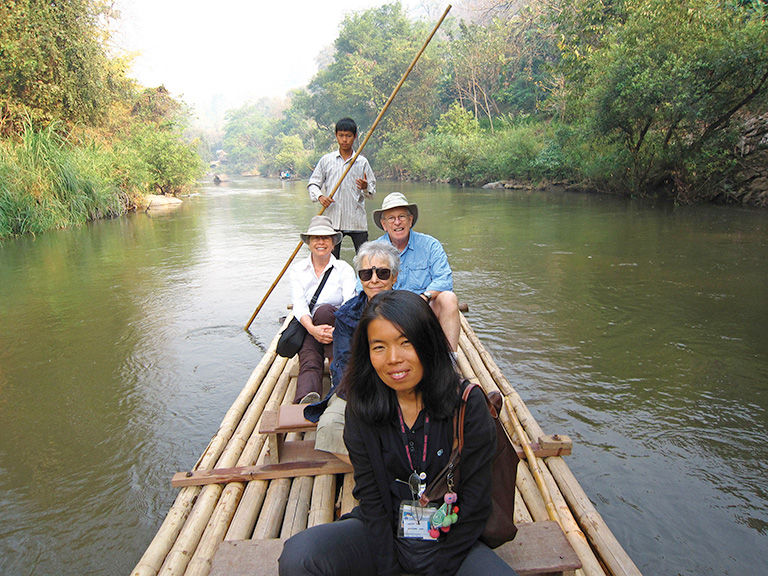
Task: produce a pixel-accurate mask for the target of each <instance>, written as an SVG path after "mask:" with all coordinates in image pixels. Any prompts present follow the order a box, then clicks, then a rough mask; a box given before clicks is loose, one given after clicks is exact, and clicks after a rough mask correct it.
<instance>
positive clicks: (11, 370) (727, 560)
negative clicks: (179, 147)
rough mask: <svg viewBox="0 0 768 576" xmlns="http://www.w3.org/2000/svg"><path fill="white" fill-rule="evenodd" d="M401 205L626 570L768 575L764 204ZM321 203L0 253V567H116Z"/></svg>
mask: <svg viewBox="0 0 768 576" xmlns="http://www.w3.org/2000/svg"><path fill="white" fill-rule="evenodd" d="M395 190H398V191H402V192H404V193H405V194H407V196H408V198H409V200H410V201H412V202H416V203H418V204H419V207H420V216H419V223H418V226H417V230H420V231H423V232H427V233H430V234H433V235H435V236H437V237H439V238H440V239H441V241H443V243H444V245H445V247H446V250H447V251H448V254H449V256H450V260H451V264H452V266H453V268H454V271H455V281H456V292H457V294H458V295H459V297H460V299H462V300H463V301H466V302H468V303H469V305H470V311H469V313H468V319H469V320H470V322H471V323H472V325H473V327H474V328H475V330H476V331H477V332H478V334H479V335H480V336H481V338H482V339H483V341H484V343H485V344H486V346H487V347H488V348H489V349H490V351H491V352H492V354H493V356H494V358H495V359H496V361H497V362H498V364H499V366H500V367H501V369H502V370H503V371H504V373H505V374H506V375H507V377H508V379H509V380H510V381H511V383H512V384H513V385H514V386H515V387H516V388H517V389H518V391H519V392H520V393H521V395H522V396H523V398H524V399H525V400H526V402H527V404H528V405H529V407H530V408H531V410H532V411H533V412H534V414H535V415H536V417H537V419H538V420H539V421H540V423H541V424H542V427H543V428H544V429H545V430H546V431H548V432H563V433H567V434H569V435H570V436H571V437H572V438H573V439H574V441H575V448H574V455H573V456H572V457H570V458H569V463H570V465H571V467H572V469H573V470H574V473H575V474H576V476H577V477H578V478H579V480H580V481H581V483H582V485H583V486H584V488H585V489H586V490H587V492H588V494H589V496H590V497H591V498H592V499H593V500H594V501H595V502H596V504H597V506H598V509H599V511H600V512H601V513H602V514H603V516H604V517H605V519H606V521H607V522H608V524H609V526H610V527H611V528H612V529H613V530H614V532H615V534H616V536H617V537H618V538H619V540H620V542H621V543H622V544H623V545H624V546H625V548H626V549H627V551H628V552H629V554H630V556H631V557H632V558H633V559H634V560H635V562H636V563H637V564H638V566H639V567H640V568H641V570H642V571H643V573H646V574H665V575H667V574H668V575H670V576H671V575H676V574H684V575H686V576H694V575H698V574H710V573H712V574H726V573H744V574H749V573H760V571H761V569H762V566H763V564H764V557H765V555H766V553H768V533H767V532H768V530H767V522H768V494H766V488H765V481H764V478H765V473H766V463H767V462H768V448H766V447H765V443H764V441H763V438H764V437H765V435H766V433H768V415H767V414H766V411H768V398H767V397H766V396H767V395H768V392H767V391H766V385H765V383H766V382H767V381H768V359H767V356H768V350H767V349H766V345H765V343H766V342H767V341H768V333H767V332H768V299H766V298H765V288H764V287H765V286H766V285H767V284H768V267H766V265H765V262H766V257H767V256H768V214H766V213H762V212H757V211H742V210H740V209H719V208H712V207H702V208H685V209H680V208H674V207H670V206H666V205H659V206H654V205H649V204H644V203H641V202H636V201H627V200H620V199H614V198H609V197H597V196H582V195H575V194H556V193H541V192H520V191H515V192H512V191H481V190H457V189H451V188H449V187H446V186H424V185H409V184H393V183H386V182H385V183H382V186H380V195H381V197H382V198H383V195H385V194H386V193H388V192H392V191H395ZM380 200H381V199H380V198H379V199H378V200H374V201H373V203H372V204H373V206H372V207H371V210H372V209H373V208H375V207H378V205H379V203H380ZM314 209H315V206H312V205H311V204H310V203H309V202H307V200H306V191H305V189H304V185H303V184H302V183H301V182H274V181H267V180H262V179H247V180H236V181H230V182H227V183H224V184H222V185H221V186H218V187H213V186H212V187H210V188H207V189H203V190H201V192H200V194H198V195H197V196H195V197H192V198H189V199H187V201H185V203H184V204H183V205H182V206H181V207H180V208H178V209H177V210H175V211H174V212H173V213H170V214H165V215H162V216H161V217H152V216H151V215H148V214H135V215H132V216H129V217H126V218H121V219H118V220H113V221H105V222H98V223H95V224H93V225H91V226H88V227H85V228H83V229H79V230H72V231H61V232H53V233H50V234H43V235H40V236H38V237H37V238H23V239H18V240H13V241H10V242H6V243H5V244H4V245H2V246H0V511H1V512H2V515H3V518H4V521H3V523H2V527H0V573H2V574H12V575H13V574H30V573H35V574H50V573H57V574H103V573H105V572H107V573H114V574H125V573H128V572H129V571H130V570H131V569H132V568H133V566H134V565H135V564H136V563H137V562H138V560H139V558H140V556H141V554H142V553H143V551H144V549H145V548H146V546H147V545H148V543H149V541H150V540H151V538H152V536H153V535H154V533H155V531H156V530H157V528H158V526H159V525H160V523H161V522H162V519H163V518H164V515H165V513H166V512H167V510H168V508H169V507H170V505H171V503H172V502H173V499H174V498H175V495H176V491H175V490H173V489H171V487H170V477H171V475H172V474H173V473H174V472H176V471H177V470H182V469H186V468H188V467H189V466H191V465H192V464H193V463H194V462H195V461H196V460H197V458H198V457H199V455H200V453H201V452H202V450H203V449H204V447H205V446H206V445H207V443H208V441H209V440H210V438H211V437H212V436H213V434H214V433H215V432H216V430H217V428H218V425H219V423H220V422H221V419H222V417H223V415H224V413H225V412H226V410H227V408H228V407H229V406H230V404H231V403H232V401H233V400H234V399H235V397H236V396H237V394H238V393H239V391H240V389H241V388H242V386H243V385H244V383H245V382H246V380H247V378H248V375H249V374H250V371H251V370H252V369H253V368H254V367H255V365H256V363H257V362H258V360H259V358H260V357H261V354H262V353H263V351H264V349H265V348H266V346H267V345H268V344H269V342H270V341H271V340H272V338H273V336H274V334H275V333H276V331H277V329H278V327H279V320H280V318H281V317H282V316H284V315H285V313H286V309H285V306H286V304H287V302H288V300H289V297H288V288H287V282H282V283H280V284H278V286H277V288H276V289H275V292H274V293H273V294H272V296H271V297H270V299H269V300H268V301H267V303H266V304H265V306H264V308H263V309H262V311H261V312H260V314H259V316H258V318H257V320H256V321H255V322H254V324H253V325H252V327H251V331H250V333H248V332H244V331H243V330H242V326H243V325H244V324H245V322H246V321H247V319H248V318H249V316H250V314H251V313H252V312H253V310H254V308H255V306H256V305H257V304H258V302H259V300H260V299H261V297H262V296H263V295H264V294H265V293H266V291H267V289H268V288H269V286H270V285H271V284H272V282H273V280H274V279H275V277H276V275H277V273H278V272H279V270H280V269H281V268H282V266H283V264H284V263H285V259H286V258H287V256H288V255H289V254H290V253H291V252H292V250H293V249H294V248H295V247H296V245H297V243H298V240H299V238H298V234H299V232H300V231H301V230H303V229H305V227H306V222H308V220H309V218H310V217H311V216H312V215H313V214H314V213H315V210H314ZM370 230H371V231H372V232H373V231H377V229H375V228H374V226H373V225H372V224H371V225H370ZM375 235H376V234H375V232H374V233H372V236H374V237H375ZM351 255H352V250H351V245H350V244H349V240H346V241H345V244H344V247H343V248H342V256H343V257H344V258H346V259H347V260H349V259H350V258H351ZM713 543H718V544H716V545H713ZM724 550H727V553H724V552H723V551H724ZM105 566H107V568H105Z"/></svg>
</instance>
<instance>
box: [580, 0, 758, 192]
mask: <svg viewBox="0 0 768 576" xmlns="http://www.w3.org/2000/svg"><path fill="white" fill-rule="evenodd" d="M626 5H627V6H628V7H629V8H630V10H628V12H627V15H626V19H625V21H624V23H623V24H622V26H617V27H615V28H614V29H613V31H612V33H611V34H610V35H609V36H610V41H607V42H605V43H604V44H603V45H602V46H599V47H598V48H596V49H595V50H594V52H593V53H592V54H591V55H590V56H589V57H588V58H587V59H586V63H585V66H586V69H587V70H588V73H587V75H586V81H585V100H584V105H585V106H584V109H585V111H586V112H587V113H588V114H590V115H591V119H592V121H591V124H592V126H593V128H594V130H595V134H596V136H597V137H598V138H605V139H608V140H609V141H613V142H617V143H619V144H620V145H621V148H622V151H623V154H624V155H625V157H626V158H628V162H627V164H626V165H625V169H624V175H623V176H624V178H625V185H626V186H628V187H629V188H630V189H631V190H634V191H637V192H642V191H644V190H645V189H647V188H649V187H650V188H653V187H655V186H657V185H659V184H662V183H664V182H672V183H673V184H674V185H675V186H676V187H677V191H678V194H679V195H680V194H682V195H683V196H685V195H686V194H688V193H689V192H690V188H691V187H692V186H695V185H697V183H698V184H702V183H703V182H705V181H706V180H707V179H709V178H710V177H712V176H714V175H716V174H717V173H720V172H722V171H723V170H726V169H727V164H728V152H729V147H728V140H727V139H728V136H729V129H730V127H731V121H732V119H733V118H734V115H735V114H737V113H738V112H739V111H740V110H742V109H743V108H744V107H746V106H748V105H750V104H754V103H758V102H762V103H765V101H766V97H767V96H768V27H766V26H765V22H764V21H763V20H762V18H761V17H760V16H759V15H757V14H756V13H755V12H753V11H750V10H748V9H745V8H744V7H743V6H740V5H739V4H738V3H736V2H731V1H729V0H684V1H680V2H666V1H665V0H631V1H630V0H628V1H627V3H626ZM692 167H693V168H692ZM682 199H684V198H682Z"/></svg>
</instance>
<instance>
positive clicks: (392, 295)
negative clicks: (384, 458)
mask: <svg viewBox="0 0 768 576" xmlns="http://www.w3.org/2000/svg"><path fill="white" fill-rule="evenodd" d="M376 318H383V319H384V320H388V321H390V322H392V324H394V325H395V326H397V328H398V329H399V330H400V331H401V332H402V333H403V335H404V336H405V337H406V338H407V339H408V340H409V341H410V342H411V345H413V347H414V350H415V351H416V355H417V356H418V357H419V361H420V362H421V365H422V367H423V369H424V376H423V377H422V379H421V382H420V383H419V384H418V387H417V389H418V390H419V391H420V392H421V398H422V401H423V403H424V408H425V409H426V411H427V414H429V415H430V416H431V417H432V418H435V419H441V418H447V417H449V416H451V415H452V414H453V412H454V409H455V408H456V406H457V405H458V403H459V375H458V374H457V373H456V370H455V369H454V367H453V361H452V359H451V348H450V345H449V344H448V340H447V338H446V337H445V333H444V332H443V329H442V327H441V326H440V323H439V322H438V321H437V317H436V316H435V314H434V312H432V308H430V307H429V304H427V303H426V302H425V301H424V299H423V298H422V297H421V296H419V295H418V294H415V293H413V292H409V291H407V290H387V291H385V292H380V293H379V294H377V295H376V296H374V297H373V298H372V299H371V301H370V302H369V303H368V306H366V308H365V310H364V311H363V315H362V316H361V318H360V322H359V323H358V324H357V329H356V330H355V333H354V335H353V336H352V350H351V352H350V356H349V364H348V365H347V369H346V370H345V371H344V378H343V380H342V384H341V386H342V389H343V390H344V391H345V392H346V397H347V406H348V407H349V409H350V410H352V411H353V412H354V413H355V414H356V415H358V416H359V417H360V418H361V419H362V420H363V421H365V422H367V423H369V424H378V423H381V422H385V421H388V420H389V419H394V418H395V417H396V414H397V412H396V409H397V396H396V394H395V392H394V390H392V389H390V388H389V387H388V386H387V385H386V384H384V382H383V381H382V380H381V378H379V375H378V374H377V373H376V370H375V368H374V367H373V365H372V364H371V357H370V352H369V349H368V326H369V325H370V323H371V322H372V321H373V320H375V319H376Z"/></svg>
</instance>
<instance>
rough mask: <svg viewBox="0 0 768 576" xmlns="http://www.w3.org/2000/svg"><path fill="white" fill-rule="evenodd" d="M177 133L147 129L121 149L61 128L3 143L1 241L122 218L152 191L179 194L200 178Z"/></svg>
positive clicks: (27, 131) (0, 158)
mask: <svg viewBox="0 0 768 576" xmlns="http://www.w3.org/2000/svg"><path fill="white" fill-rule="evenodd" d="M200 171H201V166H200V160H199V157H198V155H197V154H196V153H195V152H194V151H193V149H192V148H191V147H190V146H189V145H188V144H185V143H184V142H182V141H181V140H180V139H179V137H178V135H175V134H174V133H173V132H172V131H170V132H163V131H159V130H157V129H156V128H155V129H153V130H149V129H145V130H144V131H142V132H141V133H140V134H138V135H136V136H134V137H133V138H131V139H128V140H119V141H117V142H116V143H115V144H114V145H106V144H100V143H97V142H96V141H91V142H87V143H84V142H82V141H81V142H78V143H77V144H72V143H71V142H69V141H68V140H67V139H65V138H64V137H63V136H61V135H60V134H59V133H58V132H57V131H56V129H55V125H54V126H50V127H48V128H45V129H42V130H35V129H33V128H32V127H31V126H29V125H28V126H27V127H26V129H25V130H24V132H23V134H22V135H21V137H20V138H19V139H3V140H0V238H2V237H8V236H15V235H20V234H26V233H32V234H36V233H40V232H42V231H44V230H48V229H51V228H66V227H69V226H77V225H81V224H83V223H85V222H88V221H90V220H94V219H96V218H109V217H114V216H117V215H120V214H123V213H124V212H126V211H127V210H130V209H132V208H135V207H136V206H137V205H139V204H141V203H142V197H143V196H144V195H145V194H147V193H151V192H157V193H175V192H178V191H180V190H181V189H183V188H184V187H185V186H187V185H188V184H190V183H191V182H192V181H194V179H195V177H196V176H197V175H198V174H199V173H200Z"/></svg>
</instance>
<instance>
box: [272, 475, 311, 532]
mask: <svg viewBox="0 0 768 576" xmlns="http://www.w3.org/2000/svg"><path fill="white" fill-rule="evenodd" d="M313 480H314V478H312V476H302V477H301V478H296V479H294V481H293V485H292V486H291V492H290V494H289V495H288V504H287V506H286V510H285V519H284V520H283V528H282V529H281V530H280V538H290V537H291V536H293V535H294V534H297V533H299V532H301V531H302V530H304V529H305V528H306V527H307V518H308V516H309V501H310V499H311V497H312V486H313V485H314V482H313Z"/></svg>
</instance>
